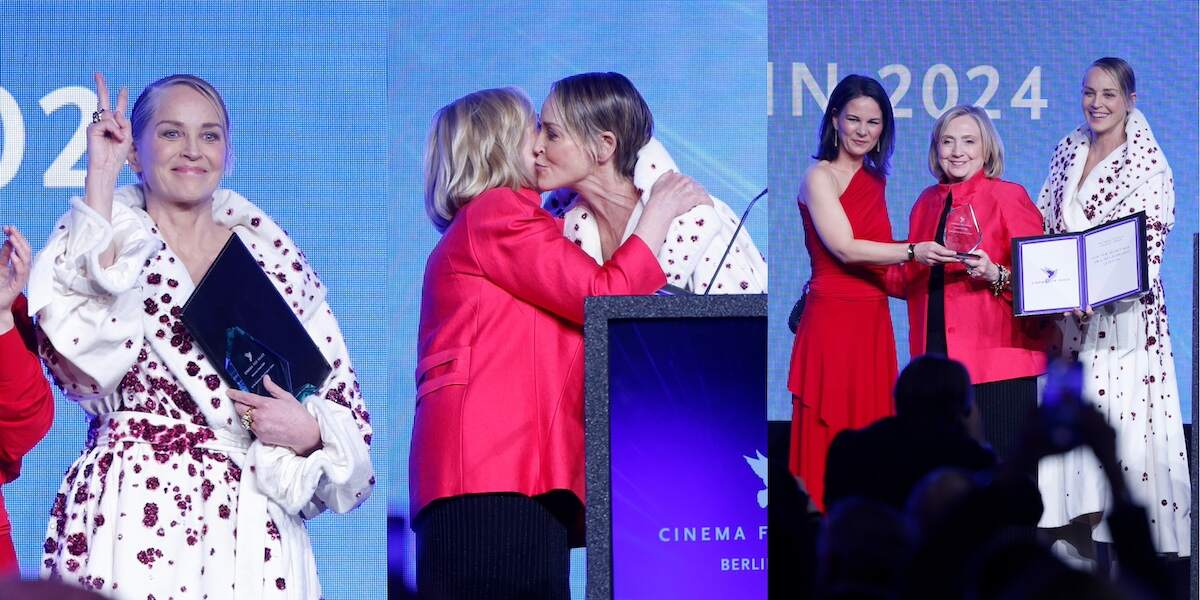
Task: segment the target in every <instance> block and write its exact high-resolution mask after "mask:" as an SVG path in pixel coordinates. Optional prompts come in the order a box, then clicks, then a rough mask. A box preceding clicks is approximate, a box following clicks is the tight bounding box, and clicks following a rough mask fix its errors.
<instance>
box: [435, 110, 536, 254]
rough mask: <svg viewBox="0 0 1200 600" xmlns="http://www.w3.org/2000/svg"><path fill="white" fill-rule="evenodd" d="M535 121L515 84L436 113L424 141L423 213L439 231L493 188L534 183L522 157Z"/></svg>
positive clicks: (516, 186) (531, 184)
mask: <svg viewBox="0 0 1200 600" xmlns="http://www.w3.org/2000/svg"><path fill="white" fill-rule="evenodd" d="M533 122H534V112H533V104H531V103H530V101H529V97H528V96H526V95H525V92H522V91H521V90H519V89H517V88H512V87H505V88H494V89H487V90H480V91H478V92H474V93H471V94H467V95H466V96H463V97H462V98H459V99H458V100H455V101H454V102H451V103H450V104H447V105H446V106H443V107H442V108H441V110H439V111H437V113H436V114H434V116H433V124H432V125H430V127H429V139H428V141H427V143H426V145H425V212H426V213H427V214H428V215H429V219H430V220H431V221H433V226H434V227H436V228H437V230H438V231H439V232H445V231H446V228H447V227H449V226H450V222H451V221H453V220H454V215H456V214H457V213H458V211H459V209H461V208H462V207H463V206H465V205H466V204H467V202H470V201H471V199H472V198H474V197H475V196H478V195H479V194H481V193H483V192H485V191H487V190H489V189H492V188H498V187H507V188H512V189H514V190H516V189H520V188H528V187H533V181H532V174H531V173H528V172H527V169H526V167H525V158H524V157H523V156H521V153H522V152H523V151H524V150H523V146H524V144H525V136H526V134H527V132H528V131H529V127H530V124H532V123H533Z"/></svg>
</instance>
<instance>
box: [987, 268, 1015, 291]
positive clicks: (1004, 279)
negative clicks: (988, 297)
mask: <svg viewBox="0 0 1200 600" xmlns="http://www.w3.org/2000/svg"><path fill="white" fill-rule="evenodd" d="M996 268H997V269H998V270H999V271H1000V276H999V277H997V278H996V281H993V282H992V295H993V296H999V295H1000V294H1002V293H1004V290H1006V289H1008V287H1009V284H1011V283H1012V277H1011V276H1012V273H1010V272H1009V270H1008V269H1006V268H1004V266H1003V265H996Z"/></svg>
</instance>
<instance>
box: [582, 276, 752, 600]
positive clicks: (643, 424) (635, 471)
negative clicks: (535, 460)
mask: <svg viewBox="0 0 1200 600" xmlns="http://www.w3.org/2000/svg"><path fill="white" fill-rule="evenodd" d="M585 314H586V319H585V324H584V336H585V371H586V372H585V383H584V396H585V407H584V421H585V425H584V426H585V428H586V432H585V439H586V461H587V595H586V597H587V598H588V600H601V599H603V600H609V599H612V598H620V599H621V600H636V599H642V598H646V599H656V600H657V599H660V598H689V599H705V598H714V599H715V598H721V599H725V598H762V599H765V598H766V597H767V459H766V456H765V454H766V451H767V406H766V405H767V297H766V296H765V295H723V296H637V297H597V298H589V299H588V300H587V303H586V305H585Z"/></svg>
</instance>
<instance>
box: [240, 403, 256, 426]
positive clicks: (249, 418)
mask: <svg viewBox="0 0 1200 600" xmlns="http://www.w3.org/2000/svg"><path fill="white" fill-rule="evenodd" d="M252 412H254V407H253V406H251V407H250V408H247V409H246V412H244V413H242V427H245V428H246V430H247V431H249V430H250V428H251V427H254V415H252V414H250V413H252Z"/></svg>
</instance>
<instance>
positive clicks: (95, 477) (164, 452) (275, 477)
mask: <svg viewBox="0 0 1200 600" xmlns="http://www.w3.org/2000/svg"><path fill="white" fill-rule="evenodd" d="M144 205H145V201H144V199H143V197H142V193H141V189H140V188H139V187H138V186H128V187H124V188H121V189H119V190H117V193H116V196H115V197H114V202H113V210H112V218H111V221H109V220H106V219H105V218H104V217H102V216H101V215H100V214H98V213H96V212H95V211H94V210H92V209H91V208H90V207H88V206H87V205H86V204H84V202H83V201H82V200H81V199H80V198H73V199H72V208H71V210H70V211H68V212H67V214H66V215H65V216H63V217H62V219H60V220H59V222H58V225H57V227H56V229H55V230H54V232H53V233H52V235H51V236H50V239H49V240H48V241H47V243H46V247H45V249H44V250H43V251H42V252H41V253H40V254H39V255H38V257H37V259H36V260H35V264H34V268H33V272H32V275H31V279H30V285H29V292H30V293H29V307H30V313H31V314H36V316H37V317H38V323H39V327H40V330H41V332H42V334H41V336H42V338H41V343H40V346H41V348H40V350H41V353H42V355H43V358H44V359H45V360H46V363H47V365H48V366H49V368H50V370H51V372H52V374H53V375H54V377H55V379H56V381H57V383H58V385H59V386H60V388H62V390H63V392H64V393H65V394H66V396H67V397H68V398H69V399H71V400H73V401H75V402H76V403H78V404H79V405H80V407H81V408H82V409H83V410H84V412H85V413H87V414H88V415H89V416H90V417H92V426H91V429H90V431H89V440H88V443H87V444H86V445H85V447H84V449H83V453H82V454H81V456H80V457H79V458H78V459H76V461H75V462H74V464H72V465H71V467H70V469H69V470H68V471H67V474H66V477H65V478H64V481H63V484H62V486H61V487H60V489H59V493H58V496H57V497H56V499H55V502H54V507H53V509H52V512H51V521H50V524H49V526H48V529H47V534H46V541H45V545H44V552H45V554H44V557H43V566H42V576H43V577H45V578H54V579H62V580H64V581H67V582H70V583H74V584H77V585H80V586H83V587H87V588H90V589H94V590H97V591H101V592H104V593H106V594H111V595H115V596H117V597H121V598H147V597H157V598H170V597H175V598H200V597H208V598H235V599H254V600H260V599H263V598H277V599H304V600H308V599H313V598H319V597H320V595H321V588H320V584H319V582H318V580H317V572H316V565H315V563H314V559H313V554H312V548H311V546H310V543H309V539H308V534H307V531H306V529H305V525H304V520H305V519H306V518H311V517H313V516H316V515H317V514H318V513H320V512H321V511H323V510H324V509H326V508H329V509H332V510H334V511H336V512H346V511H349V510H351V509H353V508H355V507H356V506H358V505H359V504H361V503H362V502H363V501H364V500H366V498H367V497H368V496H369V495H370V492H371V489H372V487H373V486H374V483H375V478H374V475H373V471H372V467H371V460H370V456H369V454H368V448H369V445H370V441H371V426H370V423H369V415H368V413H367V410H366V406H365V405H364V404H363V401H362V397H361V395H360V394H359V389H358V382H357V379H356V377H355V374H354V369H353V368H352V367H351V365H350V360H349V356H348V353H347V350H346V345H345V343H344V342H343V340H342V335H341V333H340V330H339V328H338V324H337V321H336V320H335V319H334V316H333V313H332V312H331V311H330V309H329V306H328V304H327V303H326V302H325V288H324V286H323V285H322V283H321V281H320V280H319V279H318V278H317V276H316V273H315V272H314V271H313V270H312V268H311V267H310V266H309V264H308V261H307V260H306V259H305V257H304V255H303V253H302V252H300V250H299V249H298V248H297V247H296V246H295V244H294V243H293V242H292V240H291V239H290V238H289V237H288V236H287V234H286V233H285V232H284V231H283V230H282V229H281V228H280V227H279V226H278V225H276V224H275V223H274V222H273V221H272V220H271V219H270V218H269V217H267V215H266V214H264V213H263V212H262V211H261V210H259V209H258V208H257V207H256V206H254V205H253V204H251V203H250V202H249V201H247V200H246V199H245V198H243V197H242V196H240V195H238V194H237V193H235V192H232V191H229V190H218V191H217V192H216V193H215V194H214V195H213V205H212V209H213V217H214V218H215V219H216V221H217V222H218V223H219V224H221V225H222V226H225V227H227V228H229V229H231V230H232V231H233V232H234V234H235V235H237V236H238V237H240V238H241V240H242V241H243V242H244V243H245V244H246V246H247V248H249V250H250V252H251V254H252V255H254V256H255V257H257V258H258V259H259V261H260V263H259V264H260V265H262V267H263V270H264V271H265V272H266V273H267V275H269V278H270V280H271V282H272V283H273V284H274V285H275V287H276V288H277V289H278V291H279V293H280V295H281V296H282V297H283V298H284V299H285V300H286V301H287V302H288V304H289V305H290V306H291V307H292V310H293V311H294V312H295V313H296V315H297V317H298V318H299V320H300V321H301V323H303V325H304V327H305V329H306V330H307V331H308V333H309V335H310V336H311V337H312V339H313V341H314V342H315V343H316V345H317V347H318V348H320V350H321V352H322V354H323V355H324V356H325V359H326V360H327V361H328V362H329V364H330V365H331V366H332V368H333V370H332V372H331V374H330V376H329V378H328V379H327V380H326V381H325V384H324V386H322V388H321V390H320V392H319V393H318V394H315V395H313V396H310V397H308V398H307V399H306V400H305V402H304V407H305V408H306V409H307V410H308V411H309V413H311V414H312V415H313V416H314V417H315V418H316V420H317V423H318V425H319V427H320V432H321V440H322V447H321V448H320V449H318V450H316V451H314V452H313V453H312V454H311V455H309V456H307V457H303V456H298V455H296V454H295V453H293V452H292V451H291V450H290V449H286V448H281V447H277V446H267V445H264V444H262V443H261V442H259V441H257V440H253V439H252V438H251V437H250V435H249V433H248V432H247V431H246V430H245V429H244V428H243V427H242V425H241V423H240V419H239V416H238V414H237V412H236V411H235V409H234V405H233V402H232V401H231V400H229V399H228V397H227V396H226V390H227V388H226V386H225V383H224V381H223V380H222V379H221V377H220V376H218V375H217V373H216V371H215V370H214V369H213V367H212V366H211V365H210V364H209V361H208V360H207V359H206V358H205V357H203V356H202V354H201V352H202V351H201V350H200V348H199V346H197V345H196V344H195V343H194V342H193V340H192V338H191V336H190V335H189V334H188V332H187V330H186V328H185V327H184V325H183V323H182V322H181V320H180V317H181V315H182V307H183V305H184V303H185V302H186V301H187V299H188V297H189V296H190V295H191V293H192V291H193V289H194V287H195V286H194V283H193V282H192V281H191V278H190V276H189V274H188V272H187V269H186V268H185V267H184V265H183V261H181V260H179V258H178V257H177V256H176V255H175V254H174V253H173V252H172V251H171V249H170V248H169V247H168V246H167V244H166V242H165V241H164V240H163V238H162V236H161V235H160V234H159V231H158V228H157V226H156V225H155V223H154V222H153V221H152V220H151V218H150V216H149V215H148V214H147V213H146V212H145V210H144ZM110 243H113V244H115V247H116V261H115V263H114V264H113V265H111V266H109V267H107V268H104V267H101V266H100V262H99V257H100V254H101V252H102V251H103V250H104V249H106V248H107V247H108V246H109V244H110Z"/></svg>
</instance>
